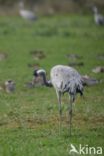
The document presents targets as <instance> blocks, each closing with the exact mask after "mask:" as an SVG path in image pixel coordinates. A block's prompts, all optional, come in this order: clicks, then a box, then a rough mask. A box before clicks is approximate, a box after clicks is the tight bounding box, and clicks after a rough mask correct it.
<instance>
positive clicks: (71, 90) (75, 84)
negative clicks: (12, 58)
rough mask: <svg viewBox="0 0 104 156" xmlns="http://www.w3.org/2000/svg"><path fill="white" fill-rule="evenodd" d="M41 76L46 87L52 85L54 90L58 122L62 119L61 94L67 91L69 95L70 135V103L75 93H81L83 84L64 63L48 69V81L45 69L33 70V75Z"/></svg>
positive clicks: (70, 118)
mask: <svg viewBox="0 0 104 156" xmlns="http://www.w3.org/2000/svg"><path fill="white" fill-rule="evenodd" d="M40 75H41V76H42V77H43V80H44V84H45V85H46V86H47V87H51V86H53V87H54V89H55V90H56V94H57V98H58V106H59V114H60V122H61V119H62V108H61V96H62V94H64V93H65V92H67V93H68V94H69V96H70V104H69V107H68V112H69V113H68V114H69V124H70V135H71V124H72V104H73V102H74V101H75V98H76V94H77V93H80V95H83V84H82V79H81V76H80V74H79V73H78V72H77V71H76V70H75V69H74V68H72V67H69V66H64V65H56V66H54V67H53V68H52V69H51V71H50V78H51V80H50V81H47V79H46V71H45V70H44V69H40V70H35V71H34V76H35V77H37V76H40Z"/></svg>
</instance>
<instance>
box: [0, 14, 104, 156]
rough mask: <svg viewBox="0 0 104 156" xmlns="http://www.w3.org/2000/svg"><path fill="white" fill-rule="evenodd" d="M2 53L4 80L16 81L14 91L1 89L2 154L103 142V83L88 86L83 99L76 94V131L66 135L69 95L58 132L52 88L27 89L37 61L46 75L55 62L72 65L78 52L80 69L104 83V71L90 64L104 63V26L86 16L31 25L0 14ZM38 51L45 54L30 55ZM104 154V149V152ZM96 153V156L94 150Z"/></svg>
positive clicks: (47, 153) (56, 155)
mask: <svg viewBox="0 0 104 156" xmlns="http://www.w3.org/2000/svg"><path fill="white" fill-rule="evenodd" d="M0 18H1V19H0V52H2V53H3V52H4V53H6V54H7V55H8V57H7V59H5V60H2V61H0V83H1V84H2V83H4V81H5V80H7V79H13V80H14V81H15V82H16V91H15V92H14V93H13V94H7V93H6V92H5V91H0V156H20V155H22V156H37V155H40V156H63V155H64V156H68V155H70V154H69V152H68V151H69V146H70V143H72V144H74V145H76V147H78V146H79V144H82V145H89V146H91V147H92V146H95V147H98V146H101V147H103V145H104V133H103V132H104V126H103V125H104V109H103V108H104V106H103V104H104V96H103V95H104V82H103V83H101V84H97V85H95V86H92V87H86V88H85V90H84V98H80V97H79V96H77V99H76V102H75V103H76V105H75V106H74V107H73V111H74V112H73V113H74V115H73V128H72V129H73V132H72V136H71V137H69V135H68V123H67V107H68V102H69V101H68V97H67V95H65V96H64V97H63V123H62V129H61V134H59V115H58V108H57V98H56V94H55V91H54V89H53V88H46V87H38V88H34V89H28V88H26V87H25V83H26V82H28V81H31V80H32V78H33V75H32V73H33V70H34V68H29V67H28V64H34V63H36V64H37V63H38V64H39V65H40V67H42V68H45V69H46V71H47V76H48V77H49V71H50V69H51V67H52V66H54V65H56V64H65V65H68V63H69V62H71V60H69V59H68V58H67V57H66V55H67V54H69V53H75V54H78V55H80V56H82V59H81V60H79V62H80V61H82V62H84V66H82V67H76V69H77V70H78V71H79V72H80V73H81V74H88V75H90V76H92V77H95V78H97V79H99V80H103V81H104V75H103V73H99V74H94V73H92V68H94V67H96V66H99V65H104V60H100V59H98V57H97V56H98V54H103V55H104V27H98V26H96V25H95V24H94V23H93V22H92V18H91V17H88V16H75V15H70V16H68V15H67V16H56V17H40V19H39V20H37V22H35V23H29V22H27V21H24V20H22V19H21V18H20V17H5V16H4V17H0ZM37 49H40V50H42V51H43V52H44V54H45V56H46V57H45V58H44V59H42V60H34V59H33V58H32V56H31V55H30V52H31V51H33V50H37ZM103 152H104V151H103ZM92 156H93V154H92Z"/></svg>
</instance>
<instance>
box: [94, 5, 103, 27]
mask: <svg viewBox="0 0 104 156" xmlns="http://www.w3.org/2000/svg"><path fill="white" fill-rule="evenodd" d="M92 9H93V12H94V20H95V23H96V24H97V25H104V16H103V15H101V14H99V12H98V9H97V7H96V6H93V8H92Z"/></svg>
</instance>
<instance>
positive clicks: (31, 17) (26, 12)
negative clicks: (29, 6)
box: [19, 0, 37, 21]
mask: <svg viewBox="0 0 104 156" xmlns="http://www.w3.org/2000/svg"><path fill="white" fill-rule="evenodd" d="M19 7H20V9H19V14H20V16H21V17H23V18H24V19H27V20H30V21H33V20H36V19H37V16H36V15H35V13H34V12H33V11H32V10H26V9H24V2H23V1H22V0H21V1H20V2H19Z"/></svg>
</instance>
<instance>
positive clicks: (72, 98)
mask: <svg viewBox="0 0 104 156" xmlns="http://www.w3.org/2000/svg"><path fill="white" fill-rule="evenodd" d="M73 102H74V97H73V95H71V96H70V104H69V109H68V115H69V125H70V127H69V134H70V136H71V129H72V104H73Z"/></svg>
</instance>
